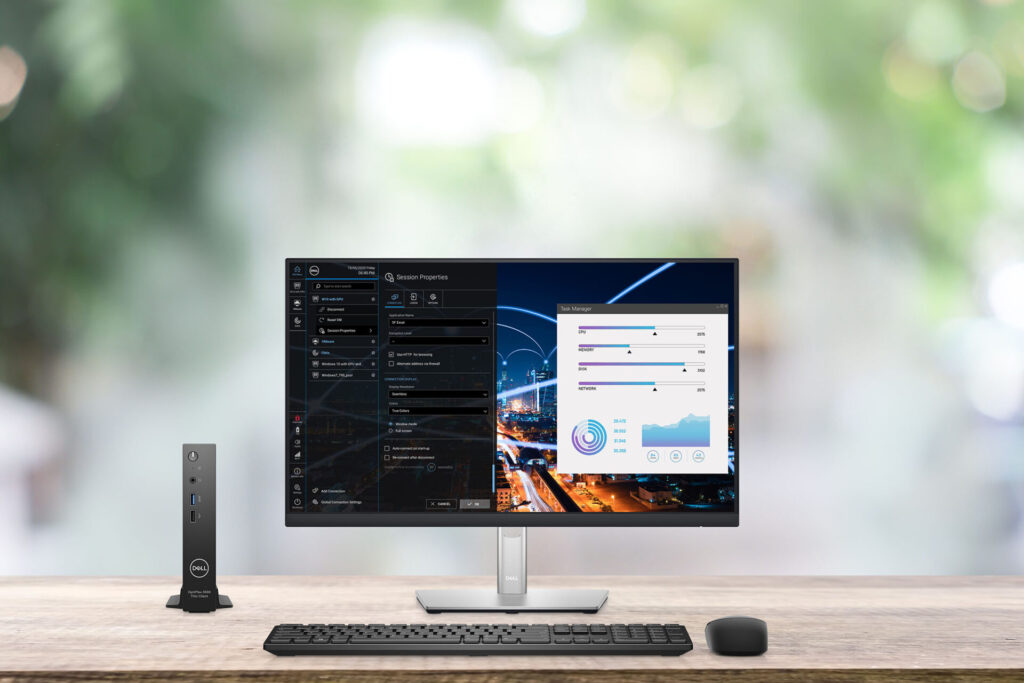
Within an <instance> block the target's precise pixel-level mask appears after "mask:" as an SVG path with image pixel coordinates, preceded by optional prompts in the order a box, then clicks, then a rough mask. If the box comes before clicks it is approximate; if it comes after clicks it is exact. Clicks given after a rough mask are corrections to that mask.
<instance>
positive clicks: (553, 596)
mask: <svg viewBox="0 0 1024 683" xmlns="http://www.w3.org/2000/svg"><path fill="white" fill-rule="evenodd" d="M416 600H417V601H418V602H419V603H420V605H421V606H422V607H423V609H425V610H426V611H427V612H429V613H431V614H438V613H440V612H507V613H509V614H515V613H516V612H586V613H587V614H594V613H596V612H597V611H598V610H599V609H601V607H602V606H604V603H605V602H606V601H607V600H608V591H606V590H603V589H548V590H533V591H529V592H527V590H526V527H499V528H498V590H497V591H496V592H491V591H489V590H474V589H452V590H418V591H416Z"/></svg>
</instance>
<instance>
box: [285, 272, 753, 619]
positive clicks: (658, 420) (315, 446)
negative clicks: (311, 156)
mask: <svg viewBox="0 0 1024 683" xmlns="http://www.w3.org/2000/svg"><path fill="white" fill-rule="evenodd" d="M285 273H286V277H285V287H286V296H287V299H286V305H285V308H286V317H287V323H286V335H285V336H286V349H287V352H286V353H287V355H286V394H287V395H286V406H285V410H286V416H285V422H286V434H287V436H286V448H285V487H286V491H285V494H286V495H285V523H286V524H287V525H288V526H494V527H498V528H499V533H498V556H499V567H498V590H497V592H495V593H491V592H489V591H488V592H486V593H485V594H481V593H480V592H472V591H419V592H418V594H417V596H418V598H419V600H420V602H421V604H423V606H424V607H425V608H426V609H428V610H429V611H432V612H434V611H448V610H488V611H490V610H502V611H527V610H581V611H588V612H590V611H596V610H597V609H598V608H600V606H601V604H603V602H604V600H605V598H606V597H607V592H606V591H549V592H547V593H542V592H538V591H527V590H526V546H525V538H526V527H529V526H736V525H738V523H739V512H738V510H739V485H738V484H739V442H738V432H737V426H738V407H739V403H738V401H739V393H738V388H739V387H738V378H739V372H738V350H737V349H738V347H737V342H738V293H737V284H738V262H737V260H736V259H614V260H612V259H579V260H567V259H473V260H462V259H443V260H441V259H438V260H433V259H430V260H428V259H415V260H413V259H354V258H353V259H345V258H337V259H334V258H330V259H328V258H303V259H288V260H287V261H286V267H285Z"/></svg>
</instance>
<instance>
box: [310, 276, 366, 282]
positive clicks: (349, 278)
mask: <svg viewBox="0 0 1024 683" xmlns="http://www.w3.org/2000/svg"><path fill="white" fill-rule="evenodd" d="M306 279H307V280H361V281H367V282H377V281H378V280H380V278H376V277H307V278H306Z"/></svg>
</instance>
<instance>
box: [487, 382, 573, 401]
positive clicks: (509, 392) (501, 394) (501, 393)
mask: <svg viewBox="0 0 1024 683" xmlns="http://www.w3.org/2000/svg"><path fill="white" fill-rule="evenodd" d="M554 384H558V378H557V377H555V378H554V379H546V380H544V381H543V382H534V383H533V384H527V385H526V386H524V387H516V388H515V389H507V390H505V391H499V392H498V395H497V396H495V398H508V397H509V396H518V395H519V394H525V393H527V392H530V391H533V390H535V389H543V388H544V387H550V386H552V385H554Z"/></svg>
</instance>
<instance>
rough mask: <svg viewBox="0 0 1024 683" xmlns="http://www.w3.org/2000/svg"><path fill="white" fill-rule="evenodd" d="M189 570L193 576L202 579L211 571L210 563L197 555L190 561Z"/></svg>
mask: <svg viewBox="0 0 1024 683" xmlns="http://www.w3.org/2000/svg"><path fill="white" fill-rule="evenodd" d="M188 571H189V572H190V573H191V574H192V576H194V577H196V578H197V579H201V578H203V577H204V576H206V575H207V574H209V573H210V563H209V562H207V561H206V560H204V559H203V558H201V557H197V558H196V559H194V560H192V562H190V563H189V565H188Z"/></svg>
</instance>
